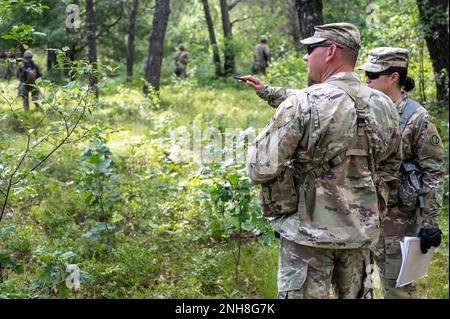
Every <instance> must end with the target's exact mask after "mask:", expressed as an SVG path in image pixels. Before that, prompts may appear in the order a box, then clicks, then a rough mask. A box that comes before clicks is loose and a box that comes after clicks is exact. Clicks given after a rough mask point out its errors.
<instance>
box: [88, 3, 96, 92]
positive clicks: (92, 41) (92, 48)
mask: <svg viewBox="0 0 450 319" xmlns="http://www.w3.org/2000/svg"><path fill="white" fill-rule="evenodd" d="M86 34H87V41H88V60H89V62H90V63H91V64H92V67H93V72H92V73H91V74H90V75H89V89H90V90H92V92H94V93H95V96H96V97H98V87H97V75H96V72H97V41H96V31H95V16H94V3H93V0H86Z"/></svg>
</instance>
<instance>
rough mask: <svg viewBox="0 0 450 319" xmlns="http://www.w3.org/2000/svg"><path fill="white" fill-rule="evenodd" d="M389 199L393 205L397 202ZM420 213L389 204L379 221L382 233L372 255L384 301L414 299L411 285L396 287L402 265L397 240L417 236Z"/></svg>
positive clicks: (413, 289)
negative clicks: (384, 214)
mask: <svg viewBox="0 0 450 319" xmlns="http://www.w3.org/2000/svg"><path fill="white" fill-rule="evenodd" d="M392 198H394V199H395V198H396V197H395V196H390V200H392V202H393V203H394V204H395V203H398V201H397V202H396V201H395V200H393V199H392ZM418 216H419V212H418V211H416V210H411V209H408V208H404V207H403V208H401V207H399V206H396V205H389V207H388V212H387V214H386V216H385V217H384V218H383V220H382V222H381V234H380V239H379V240H378V243H377V244H376V245H375V247H374V248H373V249H372V255H373V258H374V259H375V262H376V264H377V266H378V271H379V274H380V279H381V284H382V285H383V287H382V288H383V289H382V294H383V298H385V299H415V298H417V294H416V285H415V284H414V283H412V284H409V285H406V286H403V287H398V288H396V287H395V285H396V282H397V277H398V275H399V273H400V266H401V264H402V253H401V249H400V240H402V239H403V237H405V236H417V234H418V233H419V220H418V218H419V217H418Z"/></svg>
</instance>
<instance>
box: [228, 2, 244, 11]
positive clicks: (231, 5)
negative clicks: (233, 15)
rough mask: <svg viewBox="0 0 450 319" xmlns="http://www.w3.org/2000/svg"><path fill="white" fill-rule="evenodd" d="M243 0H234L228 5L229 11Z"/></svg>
mask: <svg viewBox="0 0 450 319" xmlns="http://www.w3.org/2000/svg"><path fill="white" fill-rule="evenodd" d="M241 1H242V0H234V1H233V2H232V3H231V4H230V5H229V6H228V11H231V10H232V9H233V8H234V7H235V6H236V5H237V4H238V3H239V2H241Z"/></svg>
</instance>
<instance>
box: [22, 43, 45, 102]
mask: <svg viewBox="0 0 450 319" xmlns="http://www.w3.org/2000/svg"><path fill="white" fill-rule="evenodd" d="M33 55H34V54H33V52H32V51H31V50H26V51H25V52H24V54H23V59H21V60H20V61H21V62H23V63H22V64H21V65H20V66H19V68H18V69H17V77H18V78H19V81H20V83H19V87H18V88H17V91H18V95H19V96H21V97H22V99H23V107H24V109H25V111H28V110H29V109H30V102H29V95H30V93H31V99H32V101H33V103H34V105H35V106H36V107H39V102H38V100H39V94H40V93H39V88H37V87H36V80H37V79H38V78H40V77H42V72H41V68H40V67H39V65H37V64H36V63H35V62H34V61H33Z"/></svg>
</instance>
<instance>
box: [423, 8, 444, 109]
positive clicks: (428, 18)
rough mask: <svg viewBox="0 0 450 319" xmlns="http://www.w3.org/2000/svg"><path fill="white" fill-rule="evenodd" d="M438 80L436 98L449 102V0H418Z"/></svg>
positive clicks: (435, 75) (436, 79)
mask: <svg viewBox="0 0 450 319" xmlns="http://www.w3.org/2000/svg"><path fill="white" fill-rule="evenodd" d="M417 6H418V8H419V16H420V22H421V24H422V27H423V30H424V36H425V41H426V42H427V46H428V51H429V53H430V59H431V61H432V63H433V70H434V77H435V81H436V98H437V100H439V101H447V102H448V50H449V46H448V35H449V34H448V21H447V17H446V12H447V7H448V0H417Z"/></svg>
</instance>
